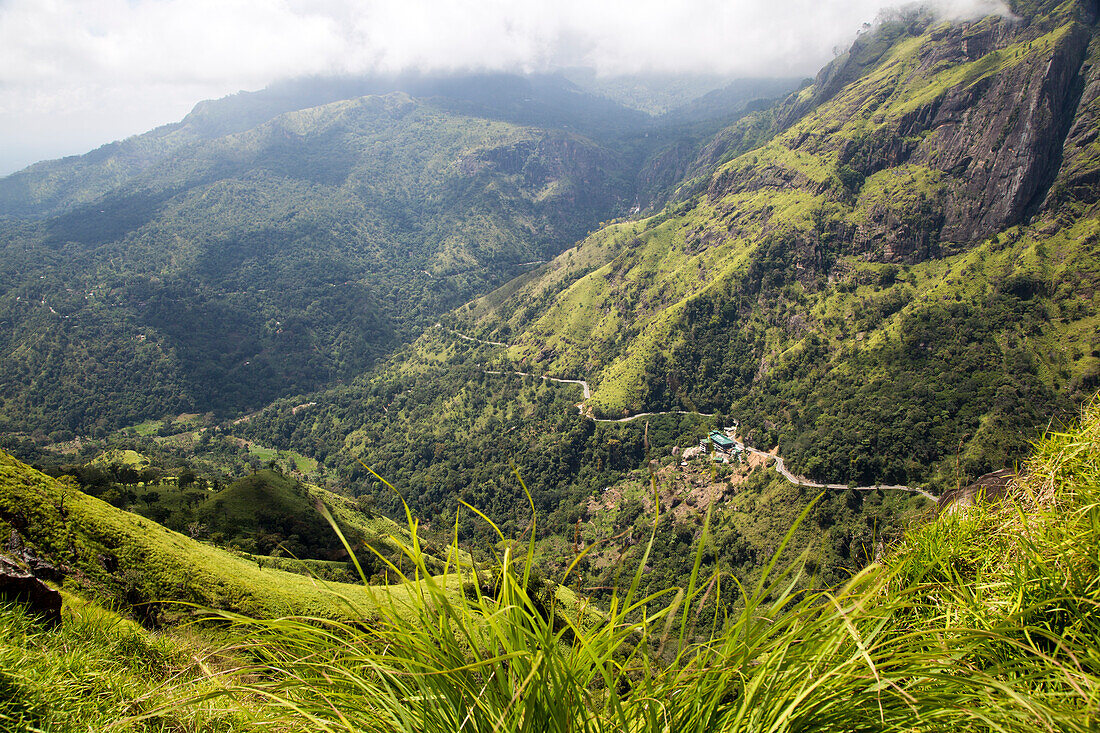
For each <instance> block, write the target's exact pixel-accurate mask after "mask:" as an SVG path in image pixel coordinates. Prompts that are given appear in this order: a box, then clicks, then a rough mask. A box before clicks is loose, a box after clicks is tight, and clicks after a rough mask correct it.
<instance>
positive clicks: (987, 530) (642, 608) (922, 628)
mask: <svg viewBox="0 0 1100 733" xmlns="http://www.w3.org/2000/svg"><path fill="white" fill-rule="evenodd" d="M1029 469H1030V474H1029V477H1028V478H1027V479H1025V480H1023V481H1021V482H1019V484H1018V485H1017V486H1016V487H1015V488H1014V489H1013V491H1012V493H1011V495H1010V497H1009V498H1008V499H1007V500H1006V501H1004V502H1002V503H1001V504H999V505H997V506H994V507H982V508H978V509H972V510H970V511H966V512H959V513H956V514H954V515H951V516H948V517H945V518H943V519H940V520H938V521H932V522H931V523H930V524H929V525H928V526H926V527H925V528H923V529H920V530H917V531H916V532H915V533H913V534H912V535H911V537H910V538H909V539H908V540H907V541H906V542H905V543H904V544H903V545H902V546H901V547H899V548H898V549H897V550H896V551H895V552H894V553H893V554H892V555H891V556H890V557H889V558H888V559H887V560H886V562H885V563H884V564H882V565H872V566H871V567H869V568H867V569H866V570H864V571H863V572H861V573H859V574H858V575H856V576H855V577H853V578H852V579H851V580H850V581H849V582H848V583H847V584H846V585H844V587H842V588H837V589H832V590H827V591H820V592H811V593H798V594H795V593H793V592H792V588H793V587H794V585H795V583H796V582H797V580H798V576H799V574H800V565H799V564H798V563H795V564H793V565H791V566H789V567H787V568H781V567H779V566H777V565H776V564H775V560H774V559H773V561H772V564H771V565H770V566H769V568H768V569H767V571H766V572H765V574H764V575H763V576H762V577H761V578H760V580H759V581H758V582H757V583H756V584H754V585H753V586H748V587H742V586H740V585H739V584H738V580H737V578H734V577H729V576H725V575H723V574H722V573H716V574H714V575H712V576H710V577H707V576H705V575H703V574H702V573H700V568H701V566H702V557H703V554H704V552H705V545H706V536H707V530H706V528H705V526H704V529H703V535H702V537H701V538H700V540H699V542H698V549H697V551H696V555H695V563H694V569H693V570H692V572H691V574H690V575H689V577H687V578H685V579H684V584H683V587H681V588H679V589H669V590H668V591H665V592H663V593H659V594H655V595H649V596H645V597H642V596H641V594H640V593H639V592H638V588H639V586H640V580H641V577H642V574H643V572H644V567H645V564H646V558H647V557H648V550H647V551H646V552H644V553H643V555H642V557H641V560H640V562H639V564H638V570H637V572H636V573H635V574H634V576H633V578H632V579H631V578H627V579H624V581H623V584H622V587H621V588H620V590H619V592H617V593H616V594H615V595H614V596H613V598H612V599H611V602H610V604H609V605H608V607H607V608H606V609H604V610H603V611H602V612H600V613H598V614H593V613H591V612H588V611H587V610H586V609H583V607H578V606H577V605H576V604H575V603H573V604H566V603H563V602H562V601H561V600H559V599H558V598H557V597H556V596H554V595H553V594H547V593H546V592H545V588H546V586H545V584H544V582H543V581H542V579H541V576H540V574H539V572H538V570H537V568H536V563H535V555H534V545H533V544H532V545H531V546H529V548H528V549H527V551H526V553H524V552H523V548H522V547H519V549H518V553H517V554H512V553H513V552H514V551H515V550H516V546H515V545H514V544H509V543H504V545H503V546H504V547H505V548H506V549H505V550H504V554H503V556H502V557H501V558H500V560H499V563H498V565H497V566H496V570H495V572H494V573H493V578H494V580H493V582H492V583H489V584H488V585H486V583H484V582H481V583H478V584H470V585H468V586H466V588H467V591H466V593H465V594H462V595H456V594H455V593H454V592H453V590H454V588H455V586H456V585H459V584H461V579H463V578H468V577H470V576H471V573H472V572H473V569H472V568H470V567H464V566H463V565H462V564H461V563H455V564H453V565H452V566H451V567H450V572H449V573H448V574H447V575H445V576H442V577H437V578H432V579H431V580H427V579H426V578H427V577H428V576H427V573H426V567H425V566H424V565H423V563H422V562H421V561H420V560H419V558H421V557H422V553H421V552H420V550H419V548H418V545H417V540H416V538H415V535H414V536H413V540H412V543H411V545H409V546H407V547H406V548H405V551H406V553H407V557H408V559H409V561H410V562H411V563H413V564H414V565H416V567H417V572H416V573H413V574H410V576H409V588H410V593H409V596H408V598H409V601H410V603H411V608H410V607H409V606H402V607H401V608H400V610H397V608H396V607H387V606H382V607H381V608H380V610H379V616H378V617H377V618H376V619H374V620H373V621H372V623H370V624H369V625H367V626H366V627H355V626H352V625H348V624H332V623H330V624H321V625H318V624H314V623H310V622H304V621H301V620H295V619H280V620H275V621H266V622H257V621H253V620H251V619H245V618H241V617H231V616H223V618H227V619H229V620H232V621H233V622H234V623H235V624H237V626H238V628H239V629H240V630H242V631H246V632H247V634H248V636H249V638H250V641H249V642H247V643H246V644H243V645H241V646H239V647H237V648H235V649H234V651H233V653H234V654H241V653H244V654H246V655H247V656H248V657H249V658H250V659H253V660H256V661H255V663H254V664H253V665H250V666H248V667H247V668H246V669H245V670H242V674H241V676H237V677H235V676H234V675H228V678H229V681H227V683H228V684H230V685H232V688H233V689H234V690H235V693H234V694H236V695H243V696H255V697H259V698H262V699H266V700H268V701H270V702H271V703H272V704H274V705H276V706H281V708H282V709H283V711H284V714H285V719H286V722H287V723H288V724H291V723H296V724H303V725H308V726H310V727H313V728H314V729H317V730H331V731H455V730H474V731H678V732H679V731H745V732H746V733H747V732H748V731H777V732H778V731H809V730H828V731H918V730H919V731H922V732H923V731H944V732H947V731H959V730H973V731H998V732H1008V731H1029V732H1030V731H1036V730H1050V731H1081V732H1082V733H1083V732H1084V731H1092V730H1095V729H1096V726H1097V724H1098V723H1100V666H1098V663H1100V610H1098V609H1100V550H1098V548H1100V400H1095V401H1094V402H1093V403H1092V404H1091V405H1090V406H1089V407H1088V408H1087V409H1086V411H1085V413H1084V416H1083V418H1082V422H1081V424H1080V425H1079V426H1074V427H1072V428H1070V429H1067V430H1065V431H1061V432H1056V433H1052V434H1051V435H1049V436H1047V437H1046V438H1044V439H1043V440H1042V441H1041V442H1040V443H1039V444H1038V446H1037V448H1036V452H1035V456H1034V457H1033V459H1032V460H1031V462H1030V463H1029ZM806 511H807V512H808V511H809V508H808V509H807V510H806ZM805 516H806V512H804V513H803V516H802V518H804V517H805ZM532 529H534V528H532ZM792 533H793V530H792ZM792 533H788V535H787V540H785V541H784V543H783V544H786V542H787V541H789V540H790V539H791V537H792ZM651 546H652V540H651V541H650V547H651ZM783 549H784V548H783V546H780V547H779V549H778V551H777V552H776V557H779V555H780V553H781V552H782V551H783ZM517 555H518V556H517ZM567 575H568V573H567ZM725 583H734V584H738V589H739V593H740V595H741V599H742V602H741V607H740V608H739V609H738V610H736V611H733V612H732V613H730V614H729V615H722V614H720V613H716V614H714V615H708V614H700V613H699V608H700V607H701V606H702V602H703V601H704V600H705V598H706V597H707V596H708V595H710V594H711V593H713V592H716V589H717V587H718V586H719V585H721V584H725ZM219 679H222V678H219ZM195 699H196V700H208V699H209V696H207V695H199V696H196V698H195Z"/></svg>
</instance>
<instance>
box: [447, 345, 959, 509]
mask: <svg viewBox="0 0 1100 733" xmlns="http://www.w3.org/2000/svg"><path fill="white" fill-rule="evenodd" d="M440 325H441V324H438V323H437V324H436V326H437V327H439V326H440ZM447 330H450V329H447ZM451 333H453V334H454V335H456V336H458V337H459V338H461V339H465V340H466V341H473V342H476V343H479V344H488V345H490V346H507V345H508V344H505V343H501V342H500V341H485V340H484V339H477V338H473V337H472V336H466V335H465V334H461V333H459V332H458V331H451ZM485 373H486V374H516V375H519V376H523V377H538V378H539V379H542V380H543V381H544V382H560V383H562V384H579V385H580V386H581V388H582V389H583V390H584V401H583V402H580V403H578V404H577V409H578V410H579V411H580V414H582V415H583V414H585V408H586V407H587V405H586V404H585V402H587V401H588V400H589V399H591V397H592V391H591V390H590V389H589V387H588V382H587V381H585V380H583V379H562V378H559V377H548V376H544V375H538V374H530V373H529V372H504V371H491V370H486V371H485ZM656 415H698V416H700V417H713V416H714V413H711V412H693V411H690V410H667V411H665V412H639V413H638V414H637V415H630V416H629V417H620V418H592V419H593V420H594V421H596V422H607V423H612V422H614V423H622V422H630V421H632V420H638V419H639V418H643V417H653V416H656ZM737 445H739V446H740V447H741V448H742V450H746V451H748V452H750V453H756V454H757V455H761V456H767V457H769V458H774V459H775V470H776V471H777V472H778V473H779V475H781V476H782V477H783V478H785V479H787V480H788V481H790V482H791V483H792V484H795V485H796V486H805V487H807V488H811V489H834V490H844V489H851V490H852V491H876V490H882V491H908V492H909V493H911V494H920V495H921V496H925V497H927V498H929V499H931V500H932V501H939V498H938V497H936V496H934V495H932V494H930V493H928V492H927V491H925V490H924V489H922V488H920V487H919V486H901V485H894V484H890V485H886V484H875V485H873V486H848V485H847V484H820V483H817V482H816V481H811V480H809V479H808V478H806V477H804V476H797V475H795V474H793V473H791V472H790V471H789V470H788V469H787V465H786V463H785V462H784V461H783V457H782V456H778V455H774V454H772V453H767V452H765V451H762V450H759V449H758V448H751V447H749V446H747V445H745V444H744V443H741V442H740V441H737Z"/></svg>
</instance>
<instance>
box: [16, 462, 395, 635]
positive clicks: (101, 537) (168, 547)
mask: <svg viewBox="0 0 1100 733" xmlns="http://www.w3.org/2000/svg"><path fill="white" fill-rule="evenodd" d="M345 501H346V500H345ZM333 505H334V509H335V511H334V513H335V514H336V515H337V516H338V517H339V518H340V519H341V520H343V519H345V518H347V517H349V516H351V514H350V512H351V510H350V508H348V507H346V506H341V501H340V500H339V499H338V498H337V497H333ZM389 526H390V527H392V528H393V536H394V537H395V538H397V539H398V540H401V538H402V537H405V538H407V532H405V533H402V532H400V531H399V530H398V527H397V525H395V524H393V523H389ZM354 528H355V527H354V525H352V529H354ZM0 530H2V531H3V533H4V536H8V535H9V534H11V533H13V532H15V533H17V536H20V537H22V539H23V541H24V542H25V543H26V544H27V545H28V546H29V547H30V548H31V549H32V550H33V551H35V552H37V553H38V554H40V555H41V556H42V557H44V558H46V559H48V560H50V561H51V562H54V563H57V564H58V565H59V566H60V567H61V568H62V570H63V571H64V572H65V573H66V577H67V581H66V582H67V583H71V584H72V585H73V586H74V588H77V589H80V590H82V591H84V592H86V593H90V594H92V595H94V596H95V597H98V598H101V599H105V600H107V601H109V602H111V603H115V604H118V605H119V606H120V607H123V608H128V609H131V610H132V611H133V612H134V613H135V614H137V615H139V616H140V617H142V618H145V619H147V620H148V621H150V622H156V621H158V619H161V618H162V614H164V613H167V614H168V615H169V616H175V615H178V614H179V613H181V612H182V611H184V610H186V609H183V608H181V607H174V606H173V605H172V604H174V603H184V604H197V605H199V606H203V607H209V608H219V609H224V610H230V611H237V612H240V613H244V614H249V615H253V616H268V617H270V616H275V615H283V614H304V615H319V616H328V617H344V616H347V615H348V614H349V613H350V612H351V611H350V609H352V608H356V609H358V611H357V612H358V613H368V614H369V612H370V611H369V609H370V608H372V607H373V606H374V605H375V604H376V603H377V602H378V599H379V598H381V599H390V598H396V599H398V600H400V598H402V597H403V595H404V594H405V593H406V592H407V591H406V590H405V589H403V588H400V587H395V588H393V589H392V590H391V589H390V588H387V587H386V586H374V587H364V586H362V585H354V584H346V583H328V584H322V583H319V582H317V581H315V580H313V579H312V578H309V577H307V576H304V575H301V574H298V573H293V572H286V571H283V570H277V569H274V568H272V567H271V563H267V562H265V561H264V559H263V558H259V559H249V558H247V557H245V556H243V555H241V554H235V553H231V552H228V551H227V550H224V549H220V548H217V547H214V546H212V545H210V544H205V543H202V542H199V541H196V540H194V539H191V538H189V537H187V536H185V535H183V534H180V533H177V532H173V531H171V530H169V529H166V528H164V527H162V526H161V525H159V524H157V523H155V522H153V521H151V520H149V519H146V518H144V517H141V516H138V515H135V514H131V513H129V512H125V511H122V510H120V509H117V508H115V507H113V506H111V505H110V504H107V503H105V502H103V501H100V500H99V499H96V498H94V497H92V496H88V495H87V494H85V493H83V492H81V491H79V490H78V489H76V488H75V487H74V486H73V485H72V484H71V483H68V482H64V481H55V480H53V479H51V478H50V477H48V476H46V475H45V474H42V473H39V472H38V471H35V470H34V469H31V468H29V467H28V466H26V465H24V464H22V463H20V462H19V461H17V460H15V459H14V458H12V457H11V456H9V455H7V454H6V453H0ZM372 536H374V537H376V536H377V535H372ZM380 549H382V550H385V548H380ZM360 551H361V552H363V550H362V548H361V549H360ZM363 554H364V558H365V559H369V558H368V553H366V552H363ZM284 562H285V561H284ZM349 604H350V605H349Z"/></svg>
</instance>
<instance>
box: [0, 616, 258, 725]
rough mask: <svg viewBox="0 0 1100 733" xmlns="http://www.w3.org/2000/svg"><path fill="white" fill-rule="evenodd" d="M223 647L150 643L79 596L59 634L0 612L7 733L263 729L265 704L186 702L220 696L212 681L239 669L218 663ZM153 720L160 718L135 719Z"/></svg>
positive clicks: (0, 719)
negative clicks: (213, 675)
mask: <svg viewBox="0 0 1100 733" xmlns="http://www.w3.org/2000/svg"><path fill="white" fill-rule="evenodd" d="M221 644H224V641H214V640H212V639H203V638H202V637H201V636H199V635H197V634H194V633H189V632H188V631H187V630H180V631H174V632H167V633H152V632H149V631H146V630H144V629H142V628H141V627H139V626H138V625H137V624H134V623H133V622H131V621H128V620H126V619H124V618H122V617H120V616H118V615H116V614H114V613H111V612H110V611H107V610H105V609H103V608H101V607H99V606H97V605H95V604H92V603H86V602H84V601H83V600H81V599H80V598H78V597H75V596H72V595H66V598H65V613H64V622H63V624H62V626H61V627H60V628H58V629H54V630H47V629H44V628H42V627H41V626H40V625H39V624H38V623H36V622H35V621H34V620H33V619H32V618H30V617H28V616H27V615H26V614H25V613H24V612H23V611H22V610H21V609H20V608H19V607H18V606H12V605H6V604H0V729H2V730H5V731H11V732H12V733H16V732H18V733H24V732H25V733H38V732H39V731H50V732H51V733H53V732H57V733H61V732H63V731H74V732H75V731H93V730H94V731H105V730H118V731H135V732H136V731H196V732H197V731H209V732H210V733H214V732H215V731H217V732H219V733H222V732H224V733H235V732H236V731H247V730H255V727H254V726H255V724H256V723H258V722H260V721H261V720H262V719H263V716H262V713H261V711H260V710H259V707H260V706H259V705H258V704H257V703H258V701H244V700H241V701H240V702H243V703H244V705H243V706H241V707H237V706H234V708H233V709H226V706H225V705H218V704H213V703H202V704H195V703H193V702H188V703H187V704H180V702H179V698H180V696H181V695H184V694H186V695H189V696H190V695H193V694H194V691H195V690H196V689H197V690H204V691H211V690H213V689H214V686H215V685H216V684H217V683H216V682H211V681H210V677H209V675H208V674H207V673H208V672H209V671H211V670H218V669H224V668H225V667H226V666H227V665H229V664H231V663H232V660H230V659H229V658H227V657H225V656H224V655H220V654H218V653H217V651H216V650H217V647H218V646H220V645H221ZM151 710H157V711H158V712H157V713H155V714H154V715H152V716H150V717H148V718H145V719H141V720H134V719H133V718H134V717H135V716H139V715H141V714H142V713H145V712H147V711H151Z"/></svg>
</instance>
